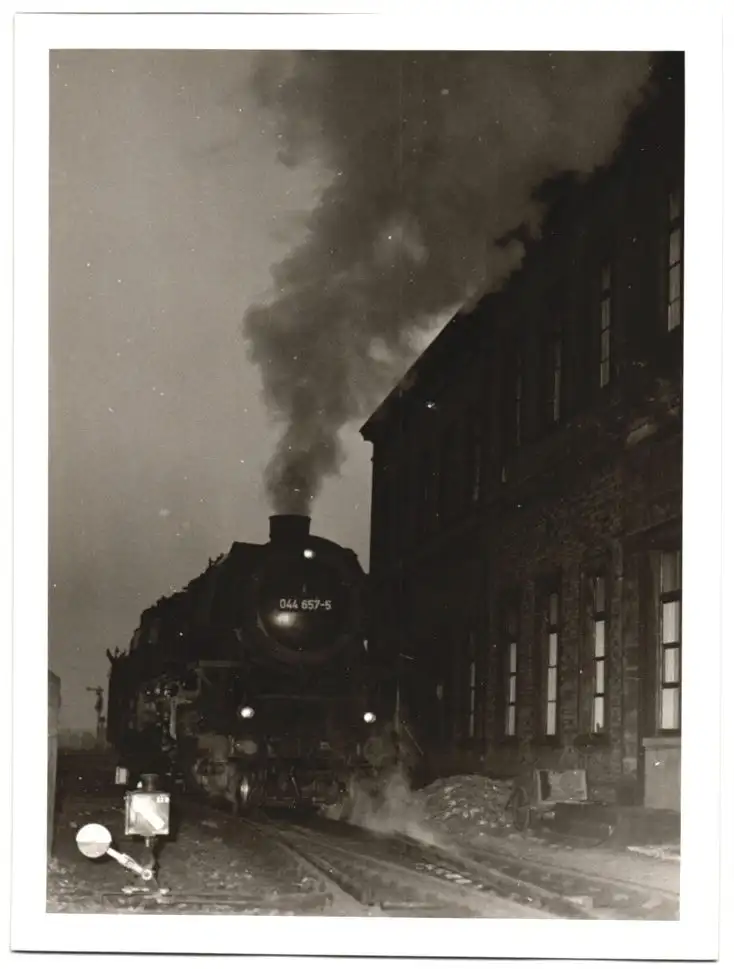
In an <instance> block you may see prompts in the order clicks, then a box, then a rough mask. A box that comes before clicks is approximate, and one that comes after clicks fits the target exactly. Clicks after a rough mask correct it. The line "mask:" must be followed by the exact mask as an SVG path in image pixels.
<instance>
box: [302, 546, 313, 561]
mask: <svg viewBox="0 0 734 969" xmlns="http://www.w3.org/2000/svg"><path fill="white" fill-rule="evenodd" d="M313 556H314V551H313V549H312V548H304V550H303V557H304V558H305V559H312V558H313Z"/></svg>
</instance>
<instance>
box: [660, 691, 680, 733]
mask: <svg viewBox="0 0 734 969" xmlns="http://www.w3.org/2000/svg"><path fill="white" fill-rule="evenodd" d="M660 726H661V728H662V729H663V730H678V729H679V728H680V689H679V688H678V687H668V688H667V689H664V690H663V696H662V709H661V711H660Z"/></svg>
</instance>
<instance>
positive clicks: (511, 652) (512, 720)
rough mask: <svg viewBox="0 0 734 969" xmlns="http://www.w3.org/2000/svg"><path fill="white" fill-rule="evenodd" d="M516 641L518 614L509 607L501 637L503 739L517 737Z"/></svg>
mask: <svg viewBox="0 0 734 969" xmlns="http://www.w3.org/2000/svg"><path fill="white" fill-rule="evenodd" d="M517 639H518V612H517V609H516V607H515V606H511V607H509V608H507V609H506V610H505V629H504V636H503V637H502V649H503V652H504V655H503V656H502V669H503V678H504V684H503V686H504V690H503V693H504V706H505V717H504V724H505V725H504V734H505V737H515V736H516V735H517Z"/></svg>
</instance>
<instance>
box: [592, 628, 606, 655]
mask: <svg viewBox="0 0 734 969" xmlns="http://www.w3.org/2000/svg"><path fill="white" fill-rule="evenodd" d="M606 633H607V621H606V619H598V620H597V621H596V622H595V623H594V656H597V657H599V656H604V655H605V654H606V647H607V643H606V638H607V637H606Z"/></svg>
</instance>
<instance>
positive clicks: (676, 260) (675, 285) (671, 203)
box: [668, 189, 683, 332]
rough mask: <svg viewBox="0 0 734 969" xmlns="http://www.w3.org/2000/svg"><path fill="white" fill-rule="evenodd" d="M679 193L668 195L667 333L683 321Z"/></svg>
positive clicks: (681, 227) (681, 221)
mask: <svg viewBox="0 0 734 969" xmlns="http://www.w3.org/2000/svg"><path fill="white" fill-rule="evenodd" d="M681 202H682V199H681V191H680V189H676V190H675V191H673V192H671V193H670V194H669V195H668V332H670V331H672V330H676V329H677V328H678V327H679V326H680V325H681V321H682V319H683V307H682V297H683V213H682V205H681Z"/></svg>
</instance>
